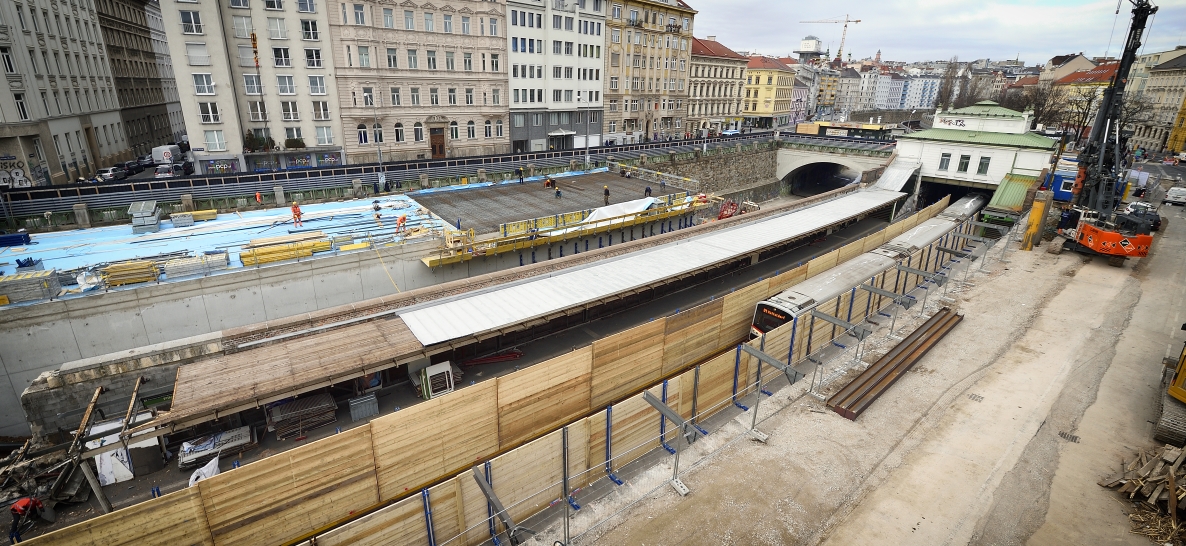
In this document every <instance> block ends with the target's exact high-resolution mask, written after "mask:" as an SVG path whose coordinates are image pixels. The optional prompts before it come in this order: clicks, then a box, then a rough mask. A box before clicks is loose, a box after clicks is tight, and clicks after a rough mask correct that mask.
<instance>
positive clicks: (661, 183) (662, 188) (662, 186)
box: [659, 178, 667, 193]
mask: <svg viewBox="0 0 1186 546" xmlns="http://www.w3.org/2000/svg"><path fill="white" fill-rule="evenodd" d="M659 192H660V193H667V181H666V180H663V179H662V178H660V179H659Z"/></svg>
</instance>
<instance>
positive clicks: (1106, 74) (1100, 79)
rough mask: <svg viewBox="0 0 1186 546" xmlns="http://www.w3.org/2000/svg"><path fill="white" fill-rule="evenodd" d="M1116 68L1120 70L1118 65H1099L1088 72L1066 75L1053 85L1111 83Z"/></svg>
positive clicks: (1082, 71)
mask: <svg viewBox="0 0 1186 546" xmlns="http://www.w3.org/2000/svg"><path fill="white" fill-rule="evenodd" d="M1118 68H1120V63H1108V64H1101V65H1099V66H1097V67H1095V68H1092V69H1089V70H1080V71H1078V72H1072V73H1070V74H1067V75H1066V76H1063V77H1062V78H1061V79H1059V80H1058V81H1056V82H1054V85H1089V84H1106V83H1108V82H1110V81H1112V77H1113V76H1115V75H1116V70H1117V69H1118Z"/></svg>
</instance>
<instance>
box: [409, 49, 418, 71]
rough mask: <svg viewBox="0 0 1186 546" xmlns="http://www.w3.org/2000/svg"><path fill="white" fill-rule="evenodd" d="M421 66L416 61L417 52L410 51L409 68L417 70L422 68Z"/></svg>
mask: <svg viewBox="0 0 1186 546" xmlns="http://www.w3.org/2000/svg"><path fill="white" fill-rule="evenodd" d="M419 65H420V63H418V62H417V60H416V50H415V49H409V50H408V68H412V69H416V68H419V67H420V66H419Z"/></svg>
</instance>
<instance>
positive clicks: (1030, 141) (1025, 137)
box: [898, 129, 1058, 150]
mask: <svg viewBox="0 0 1186 546" xmlns="http://www.w3.org/2000/svg"><path fill="white" fill-rule="evenodd" d="M898 138H899V139H915V140H930V141H935V142H958V143H962V144H980V145H984V146H1004V147H1008V148H1031V149H1035V150H1053V149H1054V147H1055V145H1057V144H1058V141H1056V140H1054V139H1051V138H1046V137H1044V136H1042V135H1036V134H1033V133H1023V134H1020V135H1018V134H1013V133H990V132H987V131H964V130H960V129H927V130H925V131H919V132H917V133H910V134H908V135H901V136H899V137H898Z"/></svg>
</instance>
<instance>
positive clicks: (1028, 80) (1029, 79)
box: [1009, 76, 1038, 87]
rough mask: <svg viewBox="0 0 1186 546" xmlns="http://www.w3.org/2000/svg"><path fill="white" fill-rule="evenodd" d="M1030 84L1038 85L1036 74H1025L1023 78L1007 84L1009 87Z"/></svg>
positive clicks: (1027, 85)
mask: <svg viewBox="0 0 1186 546" xmlns="http://www.w3.org/2000/svg"><path fill="white" fill-rule="evenodd" d="M1031 85H1038V77H1037V76H1026V77H1024V78H1020V79H1018V80H1017V81H1015V82H1013V83H1011V84H1009V87H1029V86H1031Z"/></svg>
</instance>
